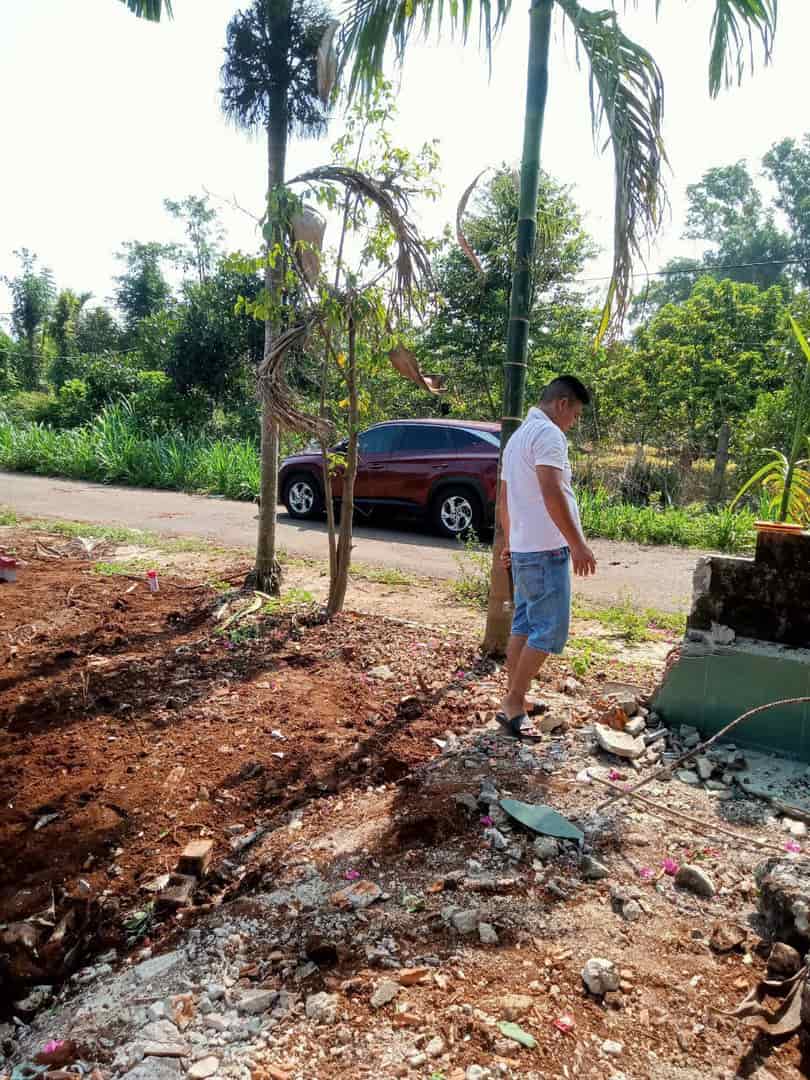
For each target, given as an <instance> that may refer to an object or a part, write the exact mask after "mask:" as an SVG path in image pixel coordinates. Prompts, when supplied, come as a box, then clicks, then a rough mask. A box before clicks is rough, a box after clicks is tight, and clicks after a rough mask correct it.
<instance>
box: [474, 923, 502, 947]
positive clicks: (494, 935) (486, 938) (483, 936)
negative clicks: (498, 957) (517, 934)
mask: <svg viewBox="0 0 810 1080" xmlns="http://www.w3.org/2000/svg"><path fill="white" fill-rule="evenodd" d="M478 940H479V941H480V942H481V944H482V945H497V944H498V931H497V930H496V929H495V927H494V926H492V925H491V924H490V923H485V922H482V923H479V924H478Z"/></svg>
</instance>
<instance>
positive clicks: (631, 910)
mask: <svg viewBox="0 0 810 1080" xmlns="http://www.w3.org/2000/svg"><path fill="white" fill-rule="evenodd" d="M621 912H622V918H623V919H626V920H627V922H638V920H639V919H640V918H641V916H642V915H643V914H644V912H643V911H642V908H641V904H639V902H638V900H625V902H624V903H623V904H622V909H621Z"/></svg>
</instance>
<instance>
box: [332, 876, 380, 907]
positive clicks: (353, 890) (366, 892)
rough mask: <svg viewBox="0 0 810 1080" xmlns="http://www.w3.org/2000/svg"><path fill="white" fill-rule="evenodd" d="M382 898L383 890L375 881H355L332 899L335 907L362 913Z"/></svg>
mask: <svg viewBox="0 0 810 1080" xmlns="http://www.w3.org/2000/svg"><path fill="white" fill-rule="evenodd" d="M381 896H382V889H381V888H380V886H379V885H375V883H374V882H373V881H362V880H361V881H354V882H352V884H351V885H347V886H346V888H345V889H340V890H339V891H338V892H336V893H335V894H334V895H333V897H332V903H333V904H334V905H335V907H339V908H350V909H351V910H352V911H362V910H363V909H364V908H367V907H368V906H369V905H370V904H373V903H374V901H375V900H379V899H380V897H381Z"/></svg>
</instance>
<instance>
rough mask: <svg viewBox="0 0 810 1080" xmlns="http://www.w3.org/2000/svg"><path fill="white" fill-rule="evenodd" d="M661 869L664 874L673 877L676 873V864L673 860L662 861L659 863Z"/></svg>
mask: <svg viewBox="0 0 810 1080" xmlns="http://www.w3.org/2000/svg"><path fill="white" fill-rule="evenodd" d="M661 867H662V869H663V871H664V873H665V874H669V876H670V877H675V875H676V874H677V873H678V864H677V863H676V862H675V860H674V859H664V861H663V862H662V863H661Z"/></svg>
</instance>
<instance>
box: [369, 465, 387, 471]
mask: <svg viewBox="0 0 810 1080" xmlns="http://www.w3.org/2000/svg"><path fill="white" fill-rule="evenodd" d="M384 468H385V465H369V470H371V469H384Z"/></svg>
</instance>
